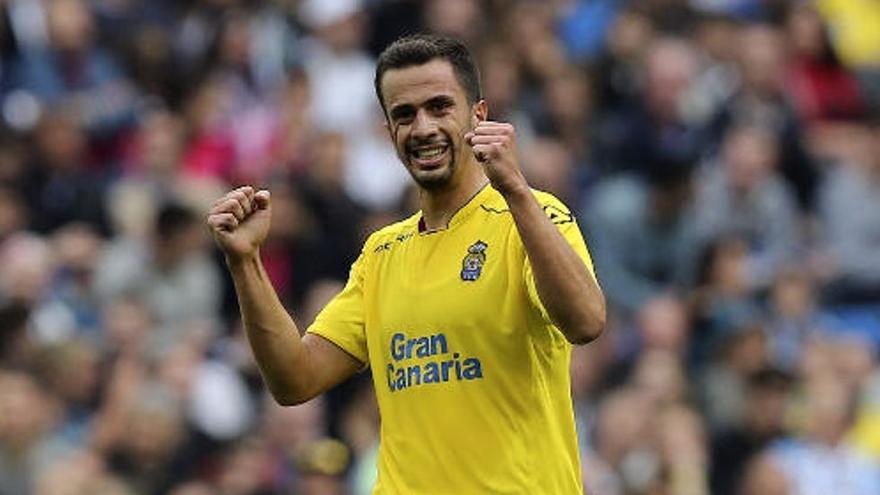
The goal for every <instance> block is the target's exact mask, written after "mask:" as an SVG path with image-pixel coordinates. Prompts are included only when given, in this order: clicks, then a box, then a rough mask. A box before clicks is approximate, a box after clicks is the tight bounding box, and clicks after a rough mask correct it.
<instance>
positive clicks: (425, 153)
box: [413, 147, 446, 158]
mask: <svg viewBox="0 0 880 495" xmlns="http://www.w3.org/2000/svg"><path fill="white" fill-rule="evenodd" d="M445 150H446V148H445V147H443V148H430V149H425V150H416V152H415V153H413V154H414V155H416V157H418V158H434V157H435V156H439V155H440V154H441V153H443V152H444V151H445Z"/></svg>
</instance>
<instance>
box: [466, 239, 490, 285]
mask: <svg viewBox="0 0 880 495" xmlns="http://www.w3.org/2000/svg"><path fill="white" fill-rule="evenodd" d="M487 247H489V245H488V244H486V243H485V242H483V241H477V242H475V243H473V244H471V246H470V247H469V248H468V254H466V255H465V257H464V259H463V260H461V279H462V280H464V281H465V282H473V281H474V280H476V279H478V278H480V273H482V271H483V264H484V263H485V262H486V248H487Z"/></svg>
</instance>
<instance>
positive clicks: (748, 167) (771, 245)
mask: <svg viewBox="0 0 880 495" xmlns="http://www.w3.org/2000/svg"><path fill="white" fill-rule="evenodd" d="M779 153H780V150H779V143H778V141H777V138H776V136H775V135H774V134H773V133H772V132H770V131H768V130H767V129H765V128H763V127H758V126H736V127H731V128H730V129H729V130H728V131H727V133H726V134H725V136H724V140H723V142H722V146H721V150H720V152H719V157H718V162H717V163H711V164H709V166H707V167H705V168H704V169H703V170H702V171H701V172H702V173H701V174H700V176H699V177H698V178H697V184H696V193H695V196H696V197H695V199H694V203H695V204H694V211H695V214H694V215H695V219H694V221H695V223H696V227H695V228H696V230H697V236H698V238H699V239H700V240H701V243H702V244H703V245H706V244H708V243H709V242H711V240H713V239H718V238H721V237H731V236H735V237H738V238H739V239H741V240H743V241H744V242H745V247H746V256H747V263H746V269H747V272H746V273H745V276H746V280H745V281H746V283H747V284H748V285H749V288H764V287H767V286H768V285H769V284H770V282H771V281H772V279H773V277H774V275H775V273H776V271H777V270H778V269H779V267H781V266H784V265H785V264H786V263H792V262H793V261H794V260H795V255H796V252H795V249H796V246H798V244H799V240H800V239H799V237H798V216H797V204H796V201H795V198H794V196H793V195H792V193H791V192H790V189H789V187H788V184H787V183H786V182H785V181H784V180H783V179H782V178H781V177H780V176H779V166H778V165H779V161H778V160H779V157H780V154H779Z"/></svg>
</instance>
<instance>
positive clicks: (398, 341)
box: [391, 332, 406, 361]
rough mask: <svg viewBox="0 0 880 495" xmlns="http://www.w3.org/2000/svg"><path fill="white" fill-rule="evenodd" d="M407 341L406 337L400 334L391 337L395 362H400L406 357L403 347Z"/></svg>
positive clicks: (392, 354)
mask: <svg viewBox="0 0 880 495" xmlns="http://www.w3.org/2000/svg"><path fill="white" fill-rule="evenodd" d="M405 340H406V335H404V334H402V333H399V332H398V333H395V334H394V335H393V336H392V337H391V357H392V358H394V360H395V361H400V360H401V359H403V358H404V356H405V354H404V346H403V341H405Z"/></svg>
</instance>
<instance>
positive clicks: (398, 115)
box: [391, 107, 416, 125]
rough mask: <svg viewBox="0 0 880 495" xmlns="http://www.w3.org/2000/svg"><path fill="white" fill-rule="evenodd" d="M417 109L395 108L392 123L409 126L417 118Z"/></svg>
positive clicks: (392, 112) (392, 113)
mask: <svg viewBox="0 0 880 495" xmlns="http://www.w3.org/2000/svg"><path fill="white" fill-rule="evenodd" d="M415 115H416V112H415V109H413V108H409V107H403V108H395V109H394V110H392V111H391V121H392V122H394V123H395V124H397V125H402V124H404V125H405V124H409V123H411V122H412V121H413V119H414V118H415Z"/></svg>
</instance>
